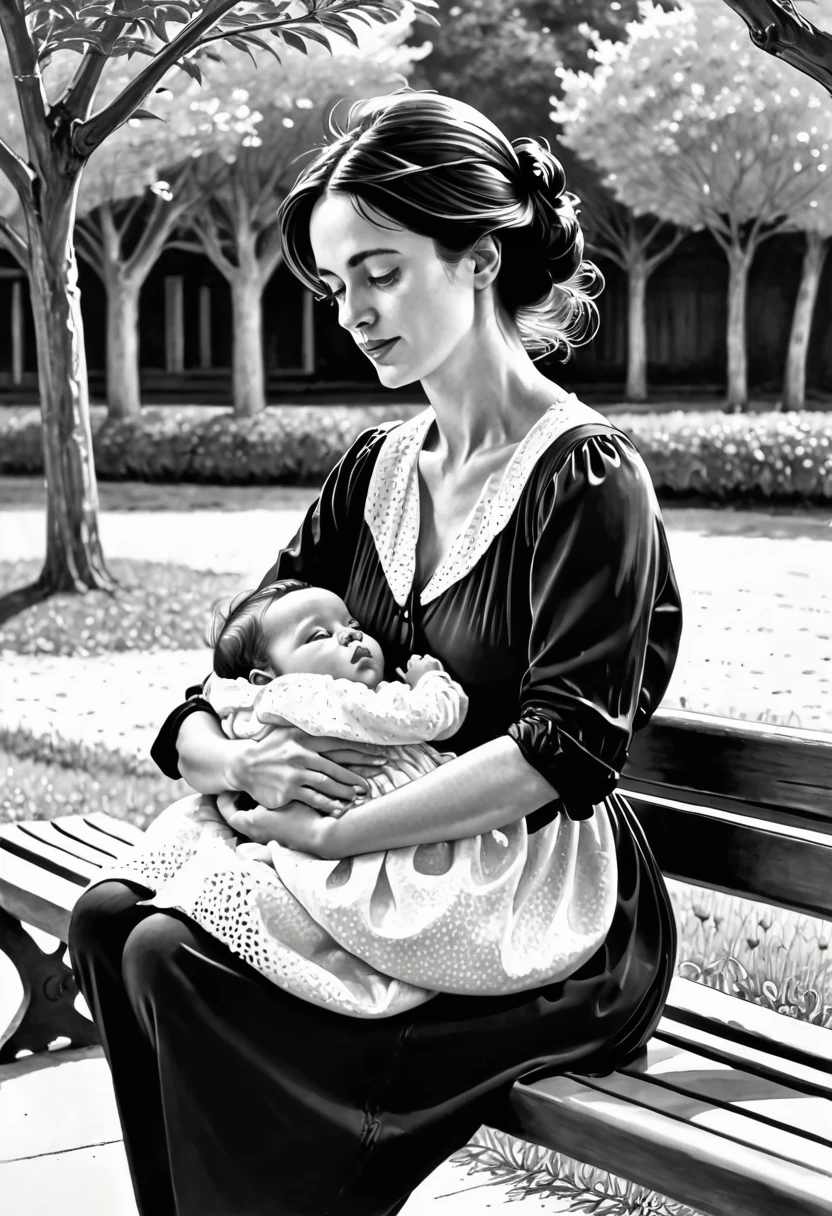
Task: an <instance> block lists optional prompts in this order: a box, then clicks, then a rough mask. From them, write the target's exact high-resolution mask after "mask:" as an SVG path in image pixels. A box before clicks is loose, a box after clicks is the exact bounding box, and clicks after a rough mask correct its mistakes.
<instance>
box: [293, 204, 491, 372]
mask: <svg viewBox="0 0 832 1216" xmlns="http://www.w3.org/2000/svg"><path fill="white" fill-rule="evenodd" d="M379 221H380V223H379V224H375V223H373V222H371V221H370V220H367V219H365V218H364V216H362V215H360V214H359V212H358V211H356V209H355V207H354V205H353V201H352V198H351V196H350V195H348V194H343V193H338V192H337V191H333V192H332V193H327V194H324V195H323V196H322V197H321V198H320V199H319V200H318V202H317V203H316V204H315V207H314V210H313V212H312V219H311V221H310V225H309V236H310V242H311V245H312V252H313V254H314V257H315V261H316V263H317V267H318V274H319V276H320V278H321V280H322V281H323V282H324V283H325V284H326V286H327V289H328V290H329V291H331V292H332V295H333V297H334V299H335V302H336V304H337V307H338V320H339V322H340V324H341V325H342V326H343V327H344V329H347V330H349V332H350V333H351V334H352V336H353V338H354V339H355V341H356V343H357V344H358V348H359V350H361V351H363V352H364V354H365V355H366V357H367V358H369V359H371V360H372V362H373V363H374V364H375V367H376V371H377V372H378V377H379V379H380V380H381V382H382V384H385V385H386V386H387V387H388V388H399V387H400V386H401V385H404V384H412V383H413V382H414V381H417V380H421V381H425V380H427V379H429V378H430V376H431V375H432V374H434V373H435V372H437V371H440V370H441V369H442V368H443V367H444V366H445V365H446V363H447V361H448V359H449V358H450V357H451V356H452V355H453V354H454V353H455V352H456V351H458V350H459V348H460V347H461V346H462V345H464V344H465V342H466V338H469V336H470V335H471V333H472V329H473V324H474V305H475V294H476V293H475V289H474V266H475V263H474V258H473V257H468V258H464V259H463V260H462V262H460V263H459V265H457V266H448V265H447V264H446V263H445V262H442V261H441V260H440V259H439V257H437V255H436V252H435V250H434V247H433V241H432V240H430V238H429V237H426V236H419V235H417V234H416V233H415V232H410V231H409V230H408V229H406V228H401V227H399V226H398V225H394V222H393V221H392V220H388V219H387V218H386V217H384V216H381V215H379Z"/></svg>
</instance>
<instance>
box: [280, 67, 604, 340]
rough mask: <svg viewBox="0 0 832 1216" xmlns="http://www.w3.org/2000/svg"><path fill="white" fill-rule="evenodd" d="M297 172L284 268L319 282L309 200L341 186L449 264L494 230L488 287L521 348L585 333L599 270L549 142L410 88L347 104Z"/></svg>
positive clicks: (284, 213)
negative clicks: (496, 266)
mask: <svg viewBox="0 0 832 1216" xmlns="http://www.w3.org/2000/svg"><path fill="white" fill-rule="evenodd" d="M330 131H331V134H332V139H331V141H330V142H329V143H328V144H326V145H324V146H323V148H321V150H320V151H319V152H318V154H317V156H315V158H314V160H312V161H311V162H310V163H309V164H308V165H306V167H305V168H304V169H303V170H302V172H301V173H300V176H299V177H298V179H297V181H296V182H295V184H294V186H293V187H292V189H291V190H290V192H289V194H288V195H287V197H286V198H285V199H284V201H283V203H282V204H281V206H280V210H279V214H278V221H279V224H280V231H281V236H282V239H283V250H284V256H285V258H286V263H287V265H288V267H289V269H290V270H291V271H292V272H293V273H294V274H295V275H296V276H297V277H298V278H299V279H300V280H301V282H303V283H304V284H305V286H306V287H308V288H309V289H310V290H311V291H313V292H314V293H315V294H316V295H318V296H320V295H322V294H324V293H326V288H325V286H324V284H323V283H322V282H321V280H320V279H319V278H318V276H317V269H316V265H315V259H314V257H313V255H312V249H311V246H310V241H309V222H310V219H311V216H312V209H313V207H314V206H315V203H316V202H317V201H318V199H319V198H320V197H321V196H322V195H323V194H324V192H325V191H327V190H334V191H340V192H343V193H345V194H349V195H351V196H352V197H353V199H354V200H355V204H354V205H355V207H356V210H357V211H358V212H359V214H361V215H363V216H364V218H365V219H369V220H371V221H372V222H373V223H378V222H379V220H378V216H377V214H368V213H367V210H366V209H367V208H368V207H369V208H371V209H372V211H373V212H375V213H378V212H381V213H382V214H383V215H384V216H388V217H389V218H390V219H391V220H393V221H394V222H395V223H396V224H398V225H401V226H403V227H404V228H407V229H409V230H410V231H411V232H415V233H418V234H419V235H421V236H427V237H430V238H431V239H432V240H433V243H434V248H435V249H436V253H437V256H438V257H440V258H442V260H443V261H445V262H446V263H449V264H451V265H454V264H456V263H458V262H460V261H461V260H462V259H463V258H465V257H467V256H468V255H469V254H470V253H471V251H472V249H473V248H474V246H475V245H476V243H477V241H479V240H480V239H481V238H482V237H484V236H486V235H487V234H492V235H493V236H494V237H495V239H496V240H497V241H498V243H499V244H500V246H501V249H502V263H501V267H500V271H499V274H498V276H497V280H496V290H497V296H498V299H499V301H500V302H501V304H502V305H503V307H504V309H505V311H506V313H507V314H508V316H509V317H510V318H511V320H512V321H513V322H514V323H515V325H516V326H517V331H518V334H519V336H520V339H521V341H522V343H523V345H524V346H525V347H526V349H527V350H528V351H529V352H530V353H533V354H534V355H535V357H536V358H540V357H542V356H543V355H546V354H550V353H552V352H554V351H558V350H560V351H562V352H564V358H563V361H564V362H565V361H566V360H567V359H568V358H569V356H570V354H571V351H572V348H573V347H575V346H582V345H584V344H585V343H587V342H589V341H591V339H592V338H593V337H594V336H595V334H596V332H597V329H598V309H597V306H596V304H595V302H594V301H595V298H596V297H597V296H598V295H599V294H600V292H601V290H602V289H603V286H604V278H603V275H602V274H601V272H600V270H599V269H598V268H597V266H595V265H594V263H592V262H589V261H585V260H584V257H583V252H584V239H583V233H582V232H581V228H580V225H579V223H578V218H577V214H576V211H575V204H576V203H578V202H579V201H580V200H579V199H578V198H577V197H576V196H575V195H574V194H570V193H569V191H568V190H566V177H565V174H564V171H563V166H562V165H561V163H560V161H559V160H558V159H557V157H556V156H555V155H554V154H553V153H552V151H551V149H550V147H549V144H548V142H547V141H546V140H545V139H544V140H534V139H516V140H514V141H513V142H509V140H508V139H506V137H505V136H504V135H503V134H502V132H501V131H500V130H499V129H498V128H497V127H495V126H494V124H493V123H492V122H491V121H490V120H489V119H487V118H485V116H484V115H482V114H480V113H479V111H478V110H475V109H474V108H473V107H472V106H469V105H466V104H464V103H463V102H460V101H456V100H454V99H453V98H450V97H442V96H440V95H439V94H437V93H431V92H421V91H414V90H409V89H403V90H399V91H397V92H395V93H391V94H389V95H388V96H385V97H376V98H372V99H371V100H369V101H362V102H357V103H356V104H355V105H353V106H351V108H350V110H349V114H348V118H347V126H346V129H345V130H341V129H340V128H339V127H338V126H337V125H336V124H335V121H334V118H333V117H331V118H330Z"/></svg>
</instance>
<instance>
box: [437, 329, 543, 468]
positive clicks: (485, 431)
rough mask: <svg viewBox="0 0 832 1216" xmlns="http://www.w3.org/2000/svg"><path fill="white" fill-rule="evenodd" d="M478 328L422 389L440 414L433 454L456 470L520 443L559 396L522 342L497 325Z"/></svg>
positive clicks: (445, 464)
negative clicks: (485, 454) (480, 455)
mask: <svg viewBox="0 0 832 1216" xmlns="http://www.w3.org/2000/svg"><path fill="white" fill-rule="evenodd" d="M484 328H485V332H483V329H481V328H480V327H478V326H475V327H474V328H473V329H472V330H471V333H470V335H469V340H468V341H466V342H465V343H463V344H462V345H461V346H460V347H458V348H457V349H456V350H455V351H454V354H453V357H452V358H451V359H449V360H447V361H446V363H445V364H444V365H443V366H442V367H440V368H437V370H436V371H435V372H434V373H433V374H432V375H431V376H430V377H428V378H427V379H425V380H423V381H422V387H423V388H424V390H425V393H426V394H427V398H428V400H429V401H430V404H431V406H432V407H433V411H434V413H435V415H436V426H437V431H438V436H437V438H436V439H435V440H434V441H433V443H432V444H431V446H430V450H431V451H433V452H436V453H437V454H439V455H440V456H441V458H442V463H443V465H444V466H445V467H446V469H448V471H450V470H451V469H456V468H459V467H460V466H462V465H464V464H465V463H467V462H468V461H469V460H471V459H472V458H473V457H475V456H476V455H477V454H478V453H479V452H482V451H491V450H493V449H495V448H500V447H507V446H510V445H514V444H517V443H519V442H520V440H521V439H522V438H523V437H524V436H525V435H526V434H527V432H528V431H529V429H530V428H531V427H532V426H533V425H534V423H535V422H536V421H537V420H538V418H540V416H541V414H543V413H544V412H545V410H547V409H548V408H549V406H550V405H551V404H552V403H553V401H555V400H556V399H557V397H558V386H557V385H556V384H554V383H553V382H552V381H551V380H547V379H546V377H545V376H544V375H543V374H542V373H541V372H540V371H538V369H537V368H536V367H535V365H534V363H533V362H532V360H531V358H530V357H529V354H528V352H527V351H526V350H525V348H524V347H523V346H522V344H521V342H520V340H519V338H514V340H513V339H512V337H511V336H509V335H507V334H505V333H504V332H503V330H502V328H501V327H500V326H498V325H497V322H496V318H494V319H493V323H492V324H491V325H488V326H486V327H484Z"/></svg>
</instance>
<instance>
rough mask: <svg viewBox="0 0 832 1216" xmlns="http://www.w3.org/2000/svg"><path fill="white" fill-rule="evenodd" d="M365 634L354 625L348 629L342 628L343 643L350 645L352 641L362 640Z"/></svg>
mask: <svg viewBox="0 0 832 1216" xmlns="http://www.w3.org/2000/svg"><path fill="white" fill-rule="evenodd" d="M363 636H364V635H363V633H362V632H361V630H360V629H357V628H355V627H354V626H352V625H350V626H349V627H348V628H347V629H342V630H341V637H340V641H341V645H342V646H348V645H349V644H350V642H352V641H358V642H360V641H361V639H362V638H363Z"/></svg>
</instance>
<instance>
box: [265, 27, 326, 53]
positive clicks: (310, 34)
mask: <svg viewBox="0 0 832 1216" xmlns="http://www.w3.org/2000/svg"><path fill="white" fill-rule="evenodd" d="M271 33H272V34H274V35H275V36H276V37H278V38H279V37H280V30H272V31H271ZM303 36H304V38H308V40H309V41H310V42H317V43H318V45H319V46H323V47H326V49H327V50H328V51H329V53H330V54H332V46H331V45H330V41H329V38H328V37H327V36H326V34H325V33H324V32H323V30H316V29H314V28H312V29H307V30H304V31H303Z"/></svg>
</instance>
